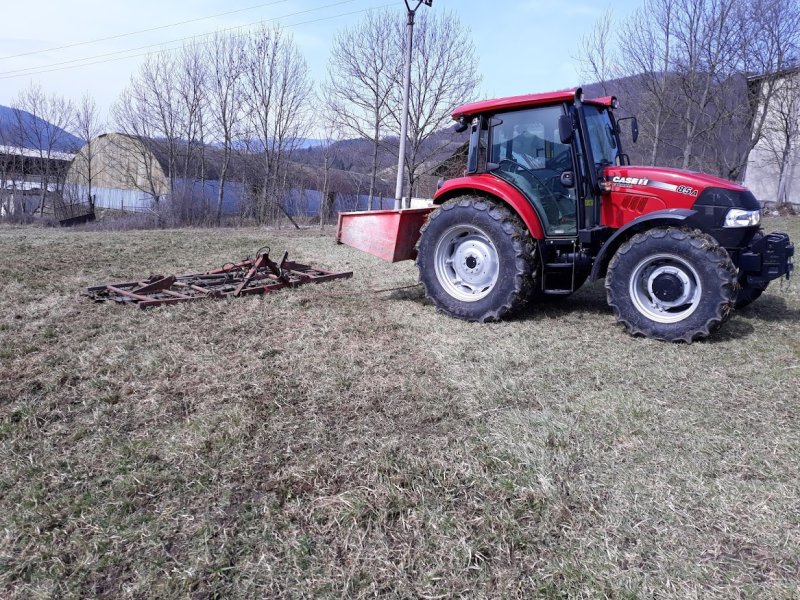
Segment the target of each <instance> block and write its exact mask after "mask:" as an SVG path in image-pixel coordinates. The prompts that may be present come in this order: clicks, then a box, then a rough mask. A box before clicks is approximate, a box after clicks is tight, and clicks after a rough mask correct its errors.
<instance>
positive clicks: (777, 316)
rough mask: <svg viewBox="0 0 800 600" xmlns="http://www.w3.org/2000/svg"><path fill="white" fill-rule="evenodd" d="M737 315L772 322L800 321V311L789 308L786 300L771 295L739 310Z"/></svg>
mask: <svg viewBox="0 0 800 600" xmlns="http://www.w3.org/2000/svg"><path fill="white" fill-rule="evenodd" d="M736 315H739V316H742V317H745V318H747V319H753V318H757V319H761V320H763V321H770V322H778V321H798V320H800V310H798V309H796V308H789V307H788V306H787V305H786V300H785V299H784V298H782V297H780V296H773V295H771V294H766V295H764V296H761V298H759V299H758V300H756V301H755V302H753V303H752V304H751V305H750V306H746V307H745V308H742V309H740V310H737V311H736Z"/></svg>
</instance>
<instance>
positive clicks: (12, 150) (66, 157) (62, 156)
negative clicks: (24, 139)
mask: <svg viewBox="0 0 800 600" xmlns="http://www.w3.org/2000/svg"><path fill="white" fill-rule="evenodd" d="M0 154H7V155H9V156H24V157H27V158H44V159H49V160H62V161H64V162H69V161H71V160H72V159H73V158H75V155H74V154H69V153H67V152H55V151H51V152H50V156H48V155H47V151H46V150H42V151H41V152H40V151H39V150H33V149H31V148H21V147H19V146H0Z"/></svg>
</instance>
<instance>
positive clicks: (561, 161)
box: [487, 105, 578, 237]
mask: <svg viewBox="0 0 800 600" xmlns="http://www.w3.org/2000/svg"><path fill="white" fill-rule="evenodd" d="M563 114H564V109H563V106H561V105H556V106H546V107H541V108H533V109H528V110H520V111H515V112H509V113H499V114H497V115H495V116H494V117H493V118H492V119H490V120H489V123H490V124H491V126H490V135H489V144H490V147H489V157H488V158H489V160H488V164H487V170H488V171H490V172H491V173H492V174H493V175H495V176H496V177H500V178H501V179H503V180H505V181H507V182H509V183H510V184H512V185H513V186H514V187H516V188H517V189H518V190H519V191H520V192H522V194H524V195H525V196H526V197H527V198H528V200H529V201H530V202H531V204H532V205H533V207H534V209H535V210H536V212H537V214H538V215H539V218H540V220H541V222H542V227H543V229H544V230H545V234H546V235H547V236H548V237H575V235H576V234H577V230H578V223H577V194H576V189H575V187H574V186H572V187H570V188H567V187H566V186H565V185H564V183H563V182H562V178H561V175H562V173H564V172H565V171H573V172H574V157H573V150H572V145H571V144H563V143H561V139H560V135H559V129H558V119H559V117H560V116H561V115H563Z"/></svg>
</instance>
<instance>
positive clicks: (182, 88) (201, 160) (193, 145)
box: [172, 43, 208, 222]
mask: <svg viewBox="0 0 800 600" xmlns="http://www.w3.org/2000/svg"><path fill="white" fill-rule="evenodd" d="M205 58H206V53H205V51H204V47H203V46H201V45H199V44H197V43H190V44H187V45H185V46H184V47H183V48H182V49H181V50H180V52H179V54H178V57H177V60H176V65H175V66H176V67H177V70H176V73H175V77H174V79H173V82H174V85H175V97H176V100H177V110H176V111H175V113H176V118H177V122H178V140H179V141H178V144H177V150H178V153H179V157H180V159H181V164H180V165H179V166H178V173H177V174H176V175H177V177H176V179H177V180H178V182H179V184H180V187H179V189H177V190H173V198H172V200H173V202H172V204H173V206H172V208H173V210H178V211H180V213H181V214H180V216H181V220H182V221H184V222H187V221H191V220H193V219H194V217H195V216H196V213H197V211H198V208H202V209H203V212H207V211H206V209H207V206H205V202H204V205H203V206H202V207H198V206H197V205H196V204H197V200H199V199H200V197H202V199H203V200H204V201H205V200H206V194H205V180H206V162H205V150H206V143H205V142H206V140H205V127H206V123H205V119H206V117H207V115H206V113H207V106H208V98H207V87H206V83H207V77H208V68H207V63H206V61H205ZM197 182H199V184H200V185H199V190H200V192H199V194H198V193H196V187H197V186H196V185H195V184H196V183H197ZM176 194H177V195H178V196H180V198H177V197H175V196H176Z"/></svg>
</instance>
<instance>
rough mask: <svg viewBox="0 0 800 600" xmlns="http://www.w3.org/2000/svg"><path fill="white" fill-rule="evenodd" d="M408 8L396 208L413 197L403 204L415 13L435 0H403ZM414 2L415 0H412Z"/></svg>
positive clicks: (409, 203)
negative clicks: (413, 3)
mask: <svg viewBox="0 0 800 600" xmlns="http://www.w3.org/2000/svg"><path fill="white" fill-rule="evenodd" d="M403 1H404V2H405V3H406V8H407V9H408V20H407V21H406V56H405V63H404V65H403V113H402V117H401V118H400V151H399V152H398V156H397V187H396V188H395V192H394V208H395V210H397V209H400V208H408V206H411V198H409V199H408V201H407V204H408V206H405V207H404V206H402V201H403V182H404V180H405V170H406V142H407V140H408V104H409V100H410V95H411V46H412V44H413V42H414V15H415V14H416V13H417V9H418V8H419V7H420V6H422V5H423V4H424V5H425V6H431V5H432V4H433V0H417V5H416V6H415V7H414V8H411V5H410V4H409V3H408V0H403ZM412 2H413V0H412Z"/></svg>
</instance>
